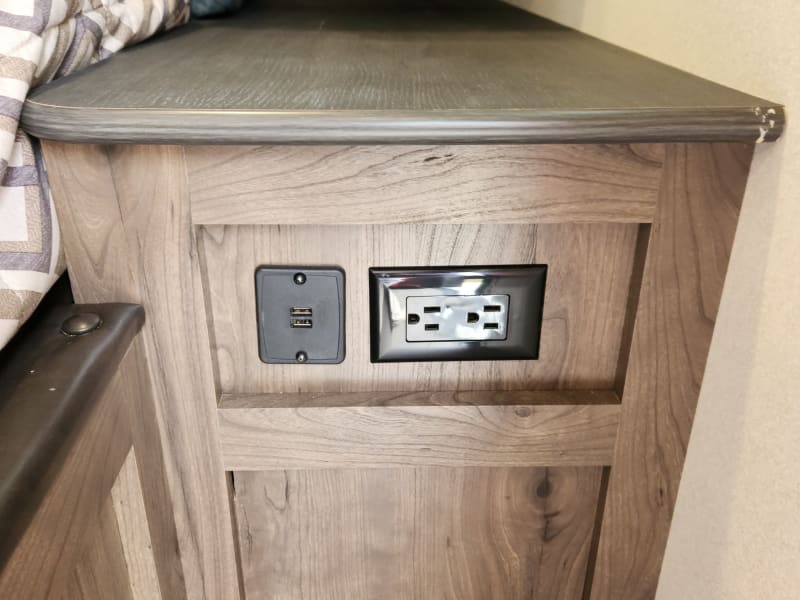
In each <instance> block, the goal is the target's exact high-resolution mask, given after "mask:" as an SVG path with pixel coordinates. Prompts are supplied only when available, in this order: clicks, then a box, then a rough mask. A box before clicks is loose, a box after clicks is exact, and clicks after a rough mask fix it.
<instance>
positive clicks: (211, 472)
mask: <svg viewBox="0 0 800 600" xmlns="http://www.w3.org/2000/svg"><path fill="white" fill-rule="evenodd" d="M43 148H44V151H45V157H46V160H47V164H48V172H49V174H50V180H51V185H52V187H53V191H54V195H56V196H57V197H58V198H59V201H58V202H57V203H56V204H57V206H58V208H59V219H60V222H61V225H62V227H63V229H64V244H65V251H66V255H67V263H68V266H69V269H70V273H71V275H72V283H73V289H74V291H75V295H76V298H77V299H78V300H79V301H81V302H107V301H116V302H120V301H129V302H138V303H140V304H142V305H143V306H144V307H145V310H146V312H147V322H146V324H145V327H144V329H143V330H142V333H141V335H142V338H143V340H144V344H145V349H146V354H147V360H148V363H149V370H150V376H151V378H152V386H153V395H154V402H155V412H156V418H157V422H158V429H159V434H160V440H159V441H160V444H161V446H162V448H163V459H162V460H163V469H164V471H165V476H166V479H167V482H168V488H169V495H170V496H171V505H172V508H173V512H174V522H175V529H176V531H177V539H176V540H175V542H176V545H177V547H178V552H179V557H180V564H181V568H182V571H183V580H184V583H185V590H174V591H167V590H166V589H165V588H164V585H165V580H166V581H167V583H169V582H172V584H173V585H174V584H175V582H176V581H177V580H176V577H175V573H174V571H173V572H172V573H166V574H165V573H164V572H163V569H162V570H161V571H160V573H159V579H160V583H161V586H162V592H163V593H164V596H165V597H170V598H171V597H184V595H185V597H188V598H192V599H194V598H198V599H200V598H205V599H208V600H225V599H228V598H238V596H239V584H238V577H237V571H236V560H235V554H234V547H233V536H232V532H231V518H230V508H229V500H228V493H227V488H226V484H225V474H224V470H223V468H222V462H221V456H220V449H219V440H218V435H217V427H216V408H217V407H216V394H215V391H214V382H213V381H212V377H213V376H212V369H211V358H210V356H209V352H208V350H207V349H208V331H207V325H206V320H205V307H204V304H203V301H202V292H201V290H200V282H199V272H198V265H197V248H196V242H195V237H194V230H193V227H192V223H191V220H190V216H189V201H188V191H187V185H186V168H185V164H184V156H183V149H182V148H180V147H176V146H117V147H109V148H105V147H102V146H90V145H82V146H66V145H62V144H59V143H54V142H52V143H51V142H44V143H43ZM143 487H145V488H147V483H146V482H143ZM145 493H147V491H145ZM148 518H152V515H151V512H150V511H148ZM151 528H152V525H151ZM151 530H152V529H151ZM157 541H159V540H157V539H155V538H154V540H153V542H154V545H155V544H156V543H157ZM154 551H155V552H156V556H157V557H158V556H159V554H162V555H164V556H167V557H169V556H170V555H171V554H172V555H174V552H175V548H174V547H173V548H169V547H161V548H154ZM157 564H159V561H158V559H157Z"/></svg>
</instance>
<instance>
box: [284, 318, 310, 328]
mask: <svg viewBox="0 0 800 600" xmlns="http://www.w3.org/2000/svg"><path fill="white" fill-rule="evenodd" d="M289 325H291V326H292V327H295V328H297V327H299V328H302V329H309V328H310V327H311V326H312V325H313V321H312V320H311V319H289Z"/></svg>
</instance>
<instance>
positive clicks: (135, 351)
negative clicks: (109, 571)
mask: <svg viewBox="0 0 800 600" xmlns="http://www.w3.org/2000/svg"><path fill="white" fill-rule="evenodd" d="M130 354H131V360H130V361H129V363H128V364H127V365H126V367H125V369H123V370H121V371H120V377H121V378H122V385H123V387H124V388H125V390H126V391H127V392H128V393H129V394H130V396H129V398H127V399H126V402H125V405H126V406H127V407H128V411H129V414H130V421H131V427H132V434H133V448H134V453H135V456H134V455H131V456H129V457H128V459H127V460H126V462H125V467H124V469H123V472H122V473H120V479H118V480H117V483H116V484H115V489H116V488H117V487H118V486H119V492H120V493H119V496H118V498H117V500H119V501H120V502H122V501H123V500H125V502H126V506H127V507H128V508H129V509H130V510H129V511H128V512H126V513H119V511H118V519H119V523H120V533H121V534H122V536H123V541H124V542H125V544H124V546H125V552H126V560H127V561H128V565H129V570H130V572H131V587H132V590H133V593H134V600H139V599H140V598H141V600H147V599H149V598H158V597H159V596H157V595H156V594H155V592H156V591H158V592H159V593H160V594H161V595H162V596H163V597H164V599H165V600H184V599H186V583H185V582H184V575H183V566H182V564H181V557H180V541H179V539H178V530H177V526H176V523H175V519H176V517H175V513H174V510H175V509H174V507H173V503H172V496H171V495H170V491H169V480H168V478H167V472H166V469H167V465H166V464H165V459H164V450H163V446H162V441H161V437H160V435H159V423H158V416H157V413H156V404H155V399H154V396H153V391H152V388H151V383H150V373H149V370H148V364H147V358H146V348H145V343H144V340H143V339H142V336H141V335H139V336H137V337H136V339H135V340H134V341H133V344H132V346H131V349H130ZM131 465H133V467H135V470H136V478H135V480H134V477H133V475H134V474H133V473H132V472H129V471H132V469H131ZM123 473H124V474H126V476H125V477H122V475H123ZM134 487H136V490H134V489H133V488H134ZM137 491H138V493H139V494H140V497H141V498H142V500H143V503H144V505H143V506H140V505H139V501H137V500H136V492H137ZM112 493H113V490H112ZM115 501H116V500H115ZM140 509H143V510H144V512H142V510H140ZM151 561H154V563H155V569H156V573H157V577H158V580H157V581H156V582H155V584H154V583H153V582H152V579H151V572H150V562H151Z"/></svg>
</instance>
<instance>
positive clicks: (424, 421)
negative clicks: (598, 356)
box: [219, 404, 619, 471]
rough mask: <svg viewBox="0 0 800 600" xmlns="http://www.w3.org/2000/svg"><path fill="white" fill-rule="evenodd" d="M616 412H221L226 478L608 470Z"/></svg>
mask: <svg viewBox="0 0 800 600" xmlns="http://www.w3.org/2000/svg"><path fill="white" fill-rule="evenodd" d="M618 416H619V405H617V404H613V405H591V406H585V405H575V406H570V405H564V406H427V405H422V406H357V407H307V408H269V409H262V408H240V409H229V408H220V410H219V427H220V437H221V438H222V454H223V461H224V464H225V468H226V469H228V470H230V471H241V470H249V471H258V470H276V469H277V470H282V469H323V468H338V467H367V468H378V467H405V466H450V467H467V466H482V467H531V466H598V465H600V466H602V465H609V464H611V455H612V452H613V448H614V440H615V439H616V434H617V419H618Z"/></svg>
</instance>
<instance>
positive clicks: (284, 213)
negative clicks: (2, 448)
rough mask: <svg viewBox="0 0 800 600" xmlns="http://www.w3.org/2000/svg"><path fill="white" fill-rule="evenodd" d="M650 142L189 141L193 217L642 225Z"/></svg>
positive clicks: (654, 177) (649, 189)
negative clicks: (351, 143)
mask: <svg viewBox="0 0 800 600" xmlns="http://www.w3.org/2000/svg"><path fill="white" fill-rule="evenodd" d="M663 154H664V149H663V146H661V145H658V144H634V145H606V146H599V145H597V146H592V145H585V146H581V145H571V146H568V145H545V146H531V145H517V146H513V145H511V146H496V145H493V146H231V147H220V146H198V147H189V148H187V163H188V165H189V186H190V194H191V199H192V220H193V221H194V222H195V223H197V224H223V225H232V224H266V225H289V224H314V225H345V224H376V223H380V224H388V223H437V224H440V223H477V224H488V223H516V224H522V223H554V222H555V223H567V222H571V221H583V222H602V221H610V222H619V223H646V222H649V221H651V220H652V218H653V211H654V210H655V201H656V197H657V195H658V186H659V183H660V181H661V164H662V162H663Z"/></svg>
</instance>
